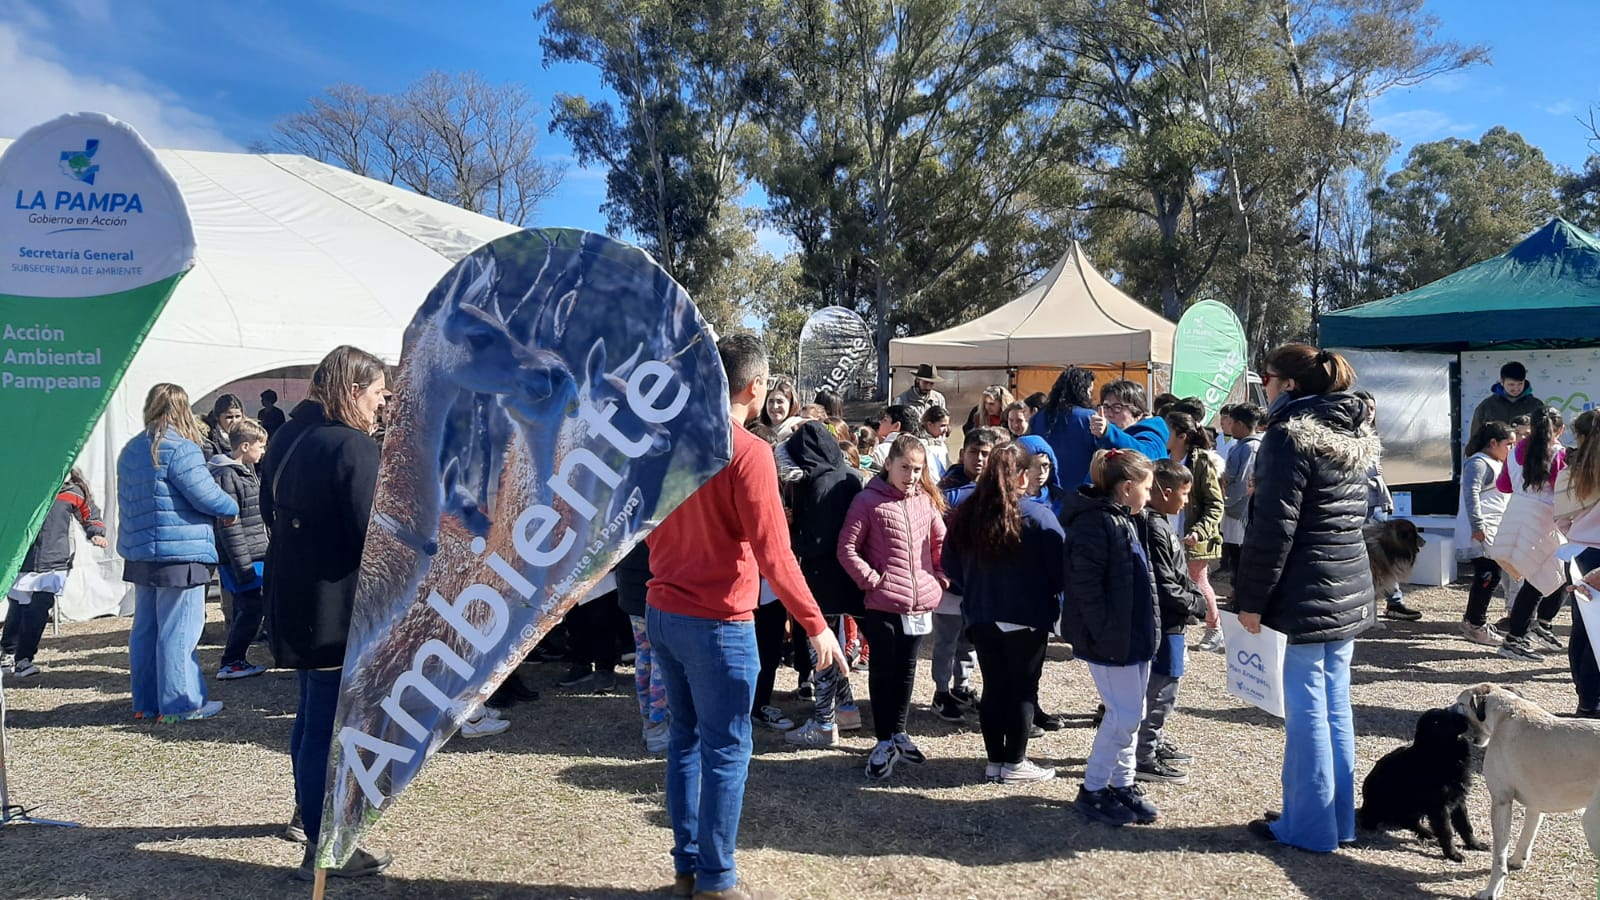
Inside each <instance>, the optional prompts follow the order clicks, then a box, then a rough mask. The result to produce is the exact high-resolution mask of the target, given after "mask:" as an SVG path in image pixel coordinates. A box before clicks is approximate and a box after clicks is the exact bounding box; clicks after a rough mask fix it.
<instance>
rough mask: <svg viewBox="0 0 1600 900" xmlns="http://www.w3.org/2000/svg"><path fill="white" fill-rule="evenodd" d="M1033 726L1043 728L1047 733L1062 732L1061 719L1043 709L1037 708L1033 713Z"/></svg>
mask: <svg viewBox="0 0 1600 900" xmlns="http://www.w3.org/2000/svg"><path fill="white" fill-rule="evenodd" d="M1033 724H1035V725H1037V726H1038V727H1040V728H1043V729H1044V730H1045V731H1060V730H1061V717H1060V716H1058V715H1056V714H1055V713H1047V712H1045V711H1044V710H1042V709H1038V708H1035V709H1034V711H1033Z"/></svg>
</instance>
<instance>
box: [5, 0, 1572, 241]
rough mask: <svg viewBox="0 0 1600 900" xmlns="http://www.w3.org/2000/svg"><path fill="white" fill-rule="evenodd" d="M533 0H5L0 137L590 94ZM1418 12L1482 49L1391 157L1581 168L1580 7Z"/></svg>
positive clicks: (561, 145) (218, 131)
mask: <svg viewBox="0 0 1600 900" xmlns="http://www.w3.org/2000/svg"><path fill="white" fill-rule="evenodd" d="M537 2H538V0H520V2H503V0H474V2H452V3H445V2H437V0H435V2H417V0H387V2H385V0H319V2H310V0H222V2H193V0H117V2H113V0H52V2H50V3H41V2H37V0H0V72H5V73H6V74H7V78H6V81H7V84H6V88H5V90H4V91H0V136H7V137H14V136H16V135H17V134H18V133H19V132H20V131H22V130H23V129H25V128H27V127H28V126H30V125H33V124H37V123H38V122H42V121H45V120H47V119H49V118H52V117H54V116H55V115H57V114H59V113H61V112H67V111H73V110H78V109H93V110H98V111H103V112H107V113H110V114H112V115H115V116H117V117H119V118H122V119H125V120H127V121H129V122H131V123H132V124H133V125H134V126H135V127H137V128H139V129H140V130H141V131H143V132H144V134H145V136H146V138H147V139H149V140H150V142H151V143H152V144H154V145H156V146H158V147H191V148H205V149H240V148H243V147H244V146H245V145H246V144H248V143H250V142H251V141H253V140H256V139H262V138H269V137H270V136H271V127H272V123H273V122H274V121H275V120H276V119H278V118H279V117H281V116H284V115H286V114H288V113H292V112H294V111H296V110H298V109H300V108H302V107H303V106H304V104H305V102H306V100H307V99H308V98H309V97H311V96H313V95H315V94H317V93H318V92H320V91H321V89H322V88H324V87H325V86H327V85H330V84H334V83H336V82H340V81H345V82H350V83H353V84H358V85H361V86H362V87H365V88H368V89H370V90H373V91H394V90H399V89H401V88H404V87H405V86H406V85H407V84H409V83H410V82H412V81H413V80H415V79H416V78H417V77H418V76H419V75H421V74H423V73H424V72H426V71H427V70H429V69H441V70H445V71H460V70H468V69H474V70H477V71H479V72H481V73H483V74H484V75H485V76H486V77H487V78H489V79H490V80H491V81H521V82H523V83H524V84H526V85H527V86H528V88H529V89H530V91H531V92H532V94H533V96H534V98H535V99H536V100H537V101H538V102H539V103H540V104H541V105H548V103H549V100H550V98H551V97H552V96H553V95H555V94H556V93H558V92H568V93H587V94H590V95H593V94H594V93H595V92H597V91H598V90H599V81H598V78H597V77H596V76H595V74H594V73H593V71H592V70H589V69H588V68H586V67H582V66H554V67H551V68H545V67H544V66H543V64H542V60H541V54H540V52H539V46H538V40H539V34H540V25H539V22H538V21H537V20H536V19H535V18H534V17H533V14H532V10H533V9H534V7H535V6H536V5H537ZM1429 6H1430V7H1431V8H1432V9H1433V10H1434V11H1435V12H1436V13H1437V14H1438V15H1439V16H1440V17H1441V18H1442V19H1443V26H1444V35H1445V36H1446V37H1448V38H1450V39H1453V40H1457V41H1461V42H1463V43H1484V44H1488V45H1489V46H1490V49H1491V57H1492V62H1491V64H1489V65H1486V66H1479V67H1476V68H1474V69H1471V70H1468V71H1465V72H1461V73H1456V74H1452V75H1448V76H1443V77H1441V78H1437V79H1434V80H1433V81H1430V82H1427V83H1425V84H1423V85H1420V86H1418V87H1415V88H1409V89H1406V90H1401V91H1395V92H1393V93H1391V94H1389V95H1386V96H1384V97H1382V98H1380V99H1379V100H1378V101H1377V102H1376V103H1375V104H1374V106H1373V115H1374V117H1375V118H1376V120H1377V123H1378V124H1379V125H1380V126H1381V127H1383V128H1384V130H1386V131H1388V132H1389V133H1390V134H1392V135H1394V136H1395V137H1396V138H1397V139H1399V140H1400V141H1401V142H1402V144H1403V146H1402V149H1401V151H1400V152H1399V153H1398V154H1397V155H1396V159H1397V160H1398V159H1399V158H1401V157H1402V156H1403V154H1404V152H1405V147H1409V146H1410V145H1412V144H1415V143H1419V142H1425V141H1431V140H1438V139H1440V138H1444V137H1466V138H1476V137H1478V136H1479V135H1481V134H1482V133H1483V132H1484V131H1485V130H1486V129H1488V128H1489V127H1490V126H1493V125H1497V124H1503V125H1506V126H1507V127H1509V128H1511V129H1512V130H1514V131H1519V132H1521V133H1522V135H1523V136H1524V137H1526V138H1527V139H1528V140H1529V141H1530V142H1532V143H1534V144H1536V145H1538V146H1539V147H1541V148H1542V149H1543V150H1544V152H1545V154H1546V155H1547V156H1549V157H1550V159H1551V160H1553V161H1554V162H1556V163H1558V164H1565V165H1568V166H1572V167H1577V166H1581V165H1582V163H1583V160H1584V159H1585V157H1586V156H1587V155H1588V154H1589V152H1590V148H1589V147H1588V146H1587V145H1586V143H1585V134H1586V133H1585V131H1584V130H1583V128H1582V127H1581V126H1580V125H1579V123H1578V122H1577V121H1576V119H1575V117H1576V116H1578V115H1584V114H1586V112H1587V110H1588V108H1589V106H1590V104H1597V105H1600V65H1597V63H1600V50H1597V49H1596V45H1597V43H1600V41H1597V40H1596V39H1597V38H1600V27H1596V25H1595V23H1594V19H1593V10H1594V7H1593V4H1592V0H1587V2H1585V0H1536V2H1519V3H1506V2H1503V0H1500V2H1490V0H1430V3H1429ZM540 150H541V153H543V154H544V155H546V156H549V157H553V158H555V159H556V160H557V161H561V162H564V163H567V164H568V165H570V166H571V168H569V170H568V173H567V178H566V180H565V182H564V183H563V184H562V187H561V189H560V191H559V192H558V194H557V195H556V196H555V197H554V198H553V199H551V200H550V201H548V202H547V203H546V204H545V205H544V207H543V208H542V209H541V212H540V221H541V223H542V224H551V225H568V226H576V227H581V228H589V229H594V230H601V229H603V227H604V219H603V217H602V216H601V214H600V212H599V205H600V203H601V201H602V200H603V199H604V192H605V185H604V181H603V178H602V176H601V175H600V174H599V173H596V172H585V171H583V170H581V169H579V168H577V167H576V165H575V163H573V162H572V160H571V148H570V147H569V146H568V145H567V144H566V142H565V141H563V140H562V139H561V138H560V136H558V135H553V134H550V135H546V136H545V137H543V138H542V139H541V143H540ZM765 237H771V236H765ZM763 243H768V241H766V240H764V241H763Z"/></svg>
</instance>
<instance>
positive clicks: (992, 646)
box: [967, 624, 1049, 766]
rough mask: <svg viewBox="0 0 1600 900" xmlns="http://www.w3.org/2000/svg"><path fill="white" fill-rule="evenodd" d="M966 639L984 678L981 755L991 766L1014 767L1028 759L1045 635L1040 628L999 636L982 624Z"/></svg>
mask: <svg viewBox="0 0 1600 900" xmlns="http://www.w3.org/2000/svg"><path fill="white" fill-rule="evenodd" d="M967 637H968V639H970V640H971V641H972V646H974V647H976V648H977V650H978V668H979V670H981V671H982V672H983V702H982V703H981V704H980V705H979V707H978V725H979V727H980V728H981V729H982V730H983V747H984V750H986V751H987V752H988V754H989V762H992V763H999V764H1001V765H1007V766H1014V765H1016V764H1017V763H1020V762H1022V760H1023V759H1024V758H1025V757H1026V756H1027V755H1028V731H1029V729H1030V728H1031V727H1032V726H1033V713H1034V710H1035V709H1036V708H1037V706H1036V703H1037V699H1036V698H1037V697H1038V694H1039V674H1040V673H1041V672H1042V671H1043V670H1044V645H1045V640H1046V638H1048V637H1049V635H1048V634H1046V633H1045V632H1044V631H1043V630H1041V629H1038V628H1026V629H1023V630H1021V631H1001V630H1000V628H999V626H997V625H989V624H985V625H974V626H972V627H971V628H968V629H967Z"/></svg>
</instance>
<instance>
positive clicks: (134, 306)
mask: <svg viewBox="0 0 1600 900" xmlns="http://www.w3.org/2000/svg"><path fill="white" fill-rule="evenodd" d="M193 264H194V230H193V227H192V226H191V224H190V221H189V211H188V208H187V207H186V206H185V204H184V201H183V195H182V193H181V192H179V190H178V185H177V182H175V181H174V180H173V179H172V176H171V175H169V174H168V173H167V171H166V169H165V168H163V167H162V165H161V163H160V161H159V160H157V159H156V155H155V151H154V150H152V149H150V146H149V145H148V144H146V143H145V142H144V139H143V138H141V137H139V133H138V132H136V131H134V130H133V128H132V127H130V126H129V125H127V124H126V123H123V122H119V121H117V120H116V119H113V118H111V117H110V116H106V115H102V114H99V113H74V114H72V115H67V116H62V117H61V118H59V119H55V120H54V121H51V122H47V123H45V124H43V125H40V126H38V127H36V128H32V129H30V130H29V131H27V132H26V133H25V134H23V135H22V136H21V137H20V138H18V139H17V140H16V141H15V142H14V143H12V145H11V146H10V147H9V148H7V149H6V152H5V154H4V155H3V156H0V422H4V423H5V426H6V428H7V429H8V430H9V431H10V432H11V433H12V439H11V440H8V441H5V442H3V443H0V473H4V474H3V475H0V523H4V527H3V528H0V584H4V585H5V586H7V587H9V586H10V584H11V583H12V581H13V580H14V579H15V578H16V575H17V567H18V566H19V565H20V564H21V562H22V558H23V556H24V555H25V554H26V553H27V550H28V546H29V545H30V544H32V543H33V539H34V536H35V535H36V534H37V533H38V530H39V527H40V525H41V523H42V522H43V520H44V516H45V514H46V513H47V512H48V511H49V509H50V504H51V502H52V501H53V499H54V498H55V495H56V491H57V490H58V489H59V488H60V486H61V482H62V479H63V478H65V477H66V474H67V471H68V470H69V469H70V468H71V467H72V462H73V460H75V459H77V457H78V453H79V451H80V450H82V449H83V444H84V441H86V440H87V439H88V437H89V432H90V431H91V430H93V428H94V423H95V422H96V421H97V420H98V419H99V418H100V414H101V413H102V412H104V411H105V407H106V403H107V401H109V400H110V398H111V393H112V391H114V390H116V387H117V384H118V383H119V382H120V381H121V380H122V375H123V373H124V372H125V371H126V370H127V368H128V364H129V363H130V362H132V361H133V356H134V353H135V352H137V351H138V349H139V345H140V344H141V343H143V342H144V338H145V335H146V334H148V333H149V331H150V328H151V326H152V325H154V324H155V321H156V317H157V316H158V315H160V313H161V309H162V307H163V306H165V305H166V302H167V298H168V297H170V296H171V295H172V291H173V289H174V288H175V287H176V286H177V284H178V281H179V279H181V278H182V277H183V275H184V273H186V272H187V271H188V270H189V268H190V267H191V266H192V265H193Z"/></svg>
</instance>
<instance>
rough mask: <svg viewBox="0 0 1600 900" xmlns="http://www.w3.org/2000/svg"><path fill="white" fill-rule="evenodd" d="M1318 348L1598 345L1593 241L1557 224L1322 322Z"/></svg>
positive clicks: (1598, 267)
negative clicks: (1426, 281)
mask: <svg viewBox="0 0 1600 900" xmlns="http://www.w3.org/2000/svg"><path fill="white" fill-rule="evenodd" d="M1321 333H1322V344H1323V346H1325V347H1370V348H1383V349H1391V350H1392V349H1399V348H1429V349H1436V350H1454V351H1461V350H1469V349H1483V348H1488V347H1496V348H1499V349H1518V348H1521V347H1530V346H1560V347H1574V346H1594V345H1596V344H1600V238H1596V237H1595V236H1594V235H1592V234H1590V233H1588V232H1587V231H1584V230H1583V229H1581V228H1578V227H1577V226H1575V225H1572V224H1571V223H1569V222H1567V221H1566V220H1564V219H1551V220H1550V223H1549V224H1547V225H1545V226H1544V227H1543V228H1540V229H1539V230H1538V231H1535V232H1534V233H1533V234H1531V235H1529V236H1528V238H1527V239H1526V240H1524V241H1523V242H1522V243H1520V244H1518V245H1517V246H1515V247H1512V248H1511V249H1510V250H1507V251H1506V252H1504V253H1502V254H1500V255H1499V256H1496V257H1494V258H1492V259H1486V260H1484V261H1483V262H1481V263H1478V264H1477V265H1473V266H1468V267H1467V268H1465V269H1462V270H1461V271H1459V272H1456V273H1455V274H1453V275H1446V276H1445V277H1443V278H1441V279H1439V280H1438V281H1435V282H1433V283H1432V284H1428V285H1424V286H1422V287H1420V288H1417V289H1416V290H1414V291H1407V292H1405V293H1404V294H1396V295H1395V296H1393V297H1390V298H1388V299H1387V300H1378V301H1375V302H1372V303H1368V304H1366V305H1364V306H1358V307H1355V308H1354V309H1345V310H1340V311H1338V312H1332V313H1328V314H1327V315H1325V316H1323V317H1322V332H1321Z"/></svg>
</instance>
